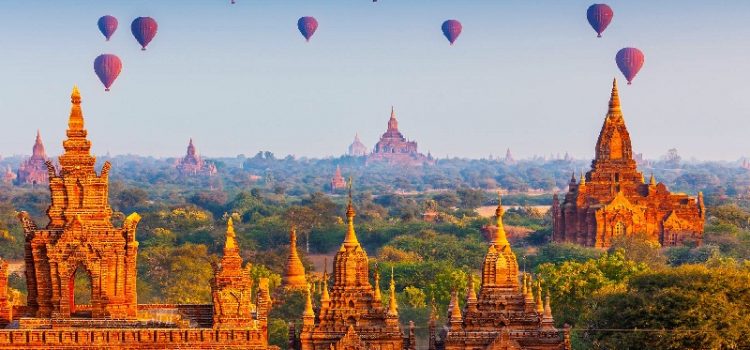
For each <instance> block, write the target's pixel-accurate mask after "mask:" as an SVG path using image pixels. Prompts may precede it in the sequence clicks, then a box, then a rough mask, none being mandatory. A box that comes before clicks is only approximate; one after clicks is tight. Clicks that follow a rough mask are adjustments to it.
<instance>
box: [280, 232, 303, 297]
mask: <svg viewBox="0 0 750 350" xmlns="http://www.w3.org/2000/svg"><path fill="white" fill-rule="evenodd" d="M282 284H283V285H284V288H287V289H296V290H305V289H306V288H307V277H306V276H305V266H303V265H302V260H300V258H299V255H298V254H297V230H296V229H295V228H292V230H291V231H289V257H288V258H287V259H286V266H285V268H284V277H283V280H282Z"/></svg>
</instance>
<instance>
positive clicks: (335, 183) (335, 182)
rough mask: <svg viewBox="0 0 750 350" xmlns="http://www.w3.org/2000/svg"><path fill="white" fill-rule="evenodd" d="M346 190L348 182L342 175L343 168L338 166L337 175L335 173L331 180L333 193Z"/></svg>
mask: <svg viewBox="0 0 750 350" xmlns="http://www.w3.org/2000/svg"><path fill="white" fill-rule="evenodd" d="M344 188H346V180H345V179H344V177H343V176H342V175H341V168H340V167H339V166H338V165H337V166H336V173H334V174H333V178H331V193H334V192H336V190H340V189H344Z"/></svg>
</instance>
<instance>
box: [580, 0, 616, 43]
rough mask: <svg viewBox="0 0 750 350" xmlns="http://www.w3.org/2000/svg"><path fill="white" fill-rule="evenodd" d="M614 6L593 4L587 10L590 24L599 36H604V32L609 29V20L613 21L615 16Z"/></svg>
mask: <svg viewBox="0 0 750 350" xmlns="http://www.w3.org/2000/svg"><path fill="white" fill-rule="evenodd" d="M614 15H615V14H614V12H612V8H611V7H609V6H607V4H593V5H591V6H589V9H588V10H586V18H588V20H589V24H591V27H592V28H594V30H595V31H596V36H597V37H598V38H601V37H602V32H603V31H604V30H605V29H607V26H608V25H609V22H612V16H614Z"/></svg>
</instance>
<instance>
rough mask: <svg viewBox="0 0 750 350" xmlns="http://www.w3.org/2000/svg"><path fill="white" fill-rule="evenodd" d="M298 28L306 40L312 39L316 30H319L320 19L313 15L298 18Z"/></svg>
mask: <svg viewBox="0 0 750 350" xmlns="http://www.w3.org/2000/svg"><path fill="white" fill-rule="evenodd" d="M297 28H298V29H299V32H300V33H302V36H304V37H305V40H307V41H310V38H312V36H313V34H315V31H316V30H318V20H316V19H315V17H311V16H305V17H301V18H300V19H299V20H297Z"/></svg>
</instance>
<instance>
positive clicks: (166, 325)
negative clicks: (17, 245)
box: [0, 88, 271, 350]
mask: <svg viewBox="0 0 750 350" xmlns="http://www.w3.org/2000/svg"><path fill="white" fill-rule="evenodd" d="M71 102H72V107H71V111H70V117H69V120H68V129H67V139H66V140H65V141H63V148H64V150H65V151H64V153H63V154H62V155H61V156H60V158H59V160H60V167H59V169H56V168H55V167H54V166H53V165H52V163H51V161H47V162H46V163H45V164H46V168H47V174H48V179H49V187H50V197H51V204H50V206H49V208H48V209H47V216H48V217H49V223H48V224H47V225H46V227H44V228H41V227H37V225H36V224H35V223H34V222H33V220H32V219H31V217H30V216H29V214H28V213H26V212H21V213H20V214H19V215H18V216H19V219H20V220H21V223H22V225H23V228H24V231H25V235H26V238H25V246H24V250H25V251H24V254H25V255H24V261H25V274H26V286H27V289H28V296H27V305H23V306H13V307H9V305H8V303H7V299H8V298H7V294H8V293H7V264H5V263H0V324H3V323H5V324H6V325H7V324H8V321H10V323H9V325H8V326H7V327H6V328H5V329H0V349H32V348H33V349H65V350H67V349H84V348H85V349H94V348H96V349H105V348H106V349H120V348H121V349H176V348H185V349H187V348H190V349H219V348H220V349H268V348H269V347H268V336H267V333H268V332H267V317H268V311H269V309H270V303H271V300H270V294H269V292H268V281H267V280H264V279H261V280H260V283H259V284H260V285H259V287H258V288H257V291H256V293H257V297H256V298H255V300H256V302H255V304H253V303H252V300H251V296H252V293H251V287H252V282H251V280H250V276H249V274H248V272H247V269H242V268H241V265H242V258H241V257H240V256H239V247H238V245H237V242H236V239H235V236H234V230H233V227H232V222H231V221H230V222H229V223H228V227H227V234H226V242H225V246H224V256H223V258H222V260H221V264H220V266H216V270H215V271H216V272H215V275H214V278H213V279H212V280H211V281H210V283H211V289H212V295H213V304H206V305H180V304H157V305H143V304H138V303H137V288H136V261H137V259H136V256H137V254H138V241H137V240H136V229H137V226H138V223H139V221H140V216H139V215H138V214H136V213H132V214H130V215H129V216H127V217H126V218H125V219H124V221H123V223H122V226H120V227H116V226H114V225H113V224H112V220H111V219H112V209H111V208H110V205H109V199H108V190H109V178H108V175H109V171H110V168H111V164H110V163H109V162H105V163H104V165H103V166H102V169H101V171H99V172H98V173H97V171H96V169H95V168H94V164H95V162H96V159H95V158H94V157H93V156H92V155H91V152H90V149H91V141H89V140H88V139H87V134H88V132H87V130H86V129H85V128H84V119H83V113H82V111H81V95H80V93H79V92H78V89H77V88H73V93H72V95H71ZM217 265H218V264H217ZM77 271H80V272H83V273H84V275H85V276H87V277H88V280H89V283H88V286H89V287H90V304H86V305H79V304H77V303H76V300H75V298H74V291H75V284H76V279H75V276H76V272H77ZM195 283H201V281H195ZM203 283H209V281H205V282H203ZM164 315H170V317H169V318H167V319H165V318H164Z"/></svg>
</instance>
